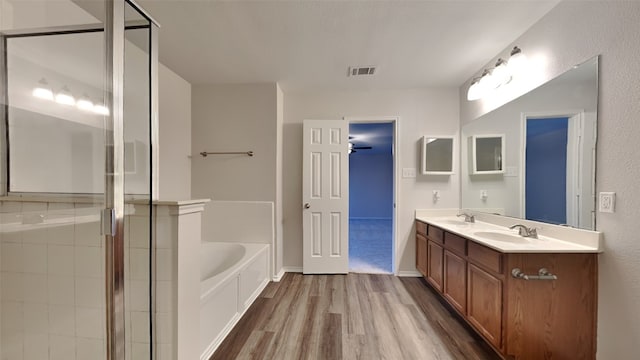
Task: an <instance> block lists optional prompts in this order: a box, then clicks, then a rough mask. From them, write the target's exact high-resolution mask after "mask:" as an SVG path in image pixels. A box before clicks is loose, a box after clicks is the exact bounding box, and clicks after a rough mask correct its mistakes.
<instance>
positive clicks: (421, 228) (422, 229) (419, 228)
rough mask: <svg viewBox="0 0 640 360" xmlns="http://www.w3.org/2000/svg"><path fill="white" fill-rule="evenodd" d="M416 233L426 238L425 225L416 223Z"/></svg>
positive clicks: (419, 222)
mask: <svg viewBox="0 0 640 360" xmlns="http://www.w3.org/2000/svg"><path fill="white" fill-rule="evenodd" d="M416 233H418V234H420V235H422V236H427V224H425V223H423V222H421V221H416Z"/></svg>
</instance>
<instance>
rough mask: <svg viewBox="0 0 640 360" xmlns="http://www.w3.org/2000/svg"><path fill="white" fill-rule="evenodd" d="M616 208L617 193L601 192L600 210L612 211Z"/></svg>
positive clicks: (604, 211)
mask: <svg viewBox="0 0 640 360" xmlns="http://www.w3.org/2000/svg"><path fill="white" fill-rule="evenodd" d="M615 209H616V193H614V192H601V193H600V195H599V196H598V211H600V212H602V213H612V212H614V211H615Z"/></svg>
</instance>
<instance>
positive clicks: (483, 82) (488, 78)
mask: <svg viewBox="0 0 640 360" xmlns="http://www.w3.org/2000/svg"><path fill="white" fill-rule="evenodd" d="M480 87H481V88H482V91H483V92H486V91H487V90H493V89H495V88H497V87H498V83H497V82H496V79H495V78H494V77H493V74H491V72H490V71H489V70H485V71H484V72H483V73H482V78H481V79H480Z"/></svg>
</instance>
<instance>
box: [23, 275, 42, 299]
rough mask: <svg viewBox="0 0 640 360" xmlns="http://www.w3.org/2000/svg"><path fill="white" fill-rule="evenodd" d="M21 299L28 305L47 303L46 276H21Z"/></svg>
mask: <svg viewBox="0 0 640 360" xmlns="http://www.w3.org/2000/svg"><path fill="white" fill-rule="evenodd" d="M22 279H23V282H24V285H23V286H24V287H23V299H24V301H25V302H30V303H40V304H43V303H46V302H47V275H44V274H24V275H23V276H22Z"/></svg>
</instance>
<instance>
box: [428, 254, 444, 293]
mask: <svg viewBox="0 0 640 360" xmlns="http://www.w3.org/2000/svg"><path fill="white" fill-rule="evenodd" d="M442 258H443V249H442V246H440V245H438V244H436V243H434V242H433V241H427V281H428V282H429V283H430V284H431V285H433V287H435V288H436V290H438V291H439V292H442Z"/></svg>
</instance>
